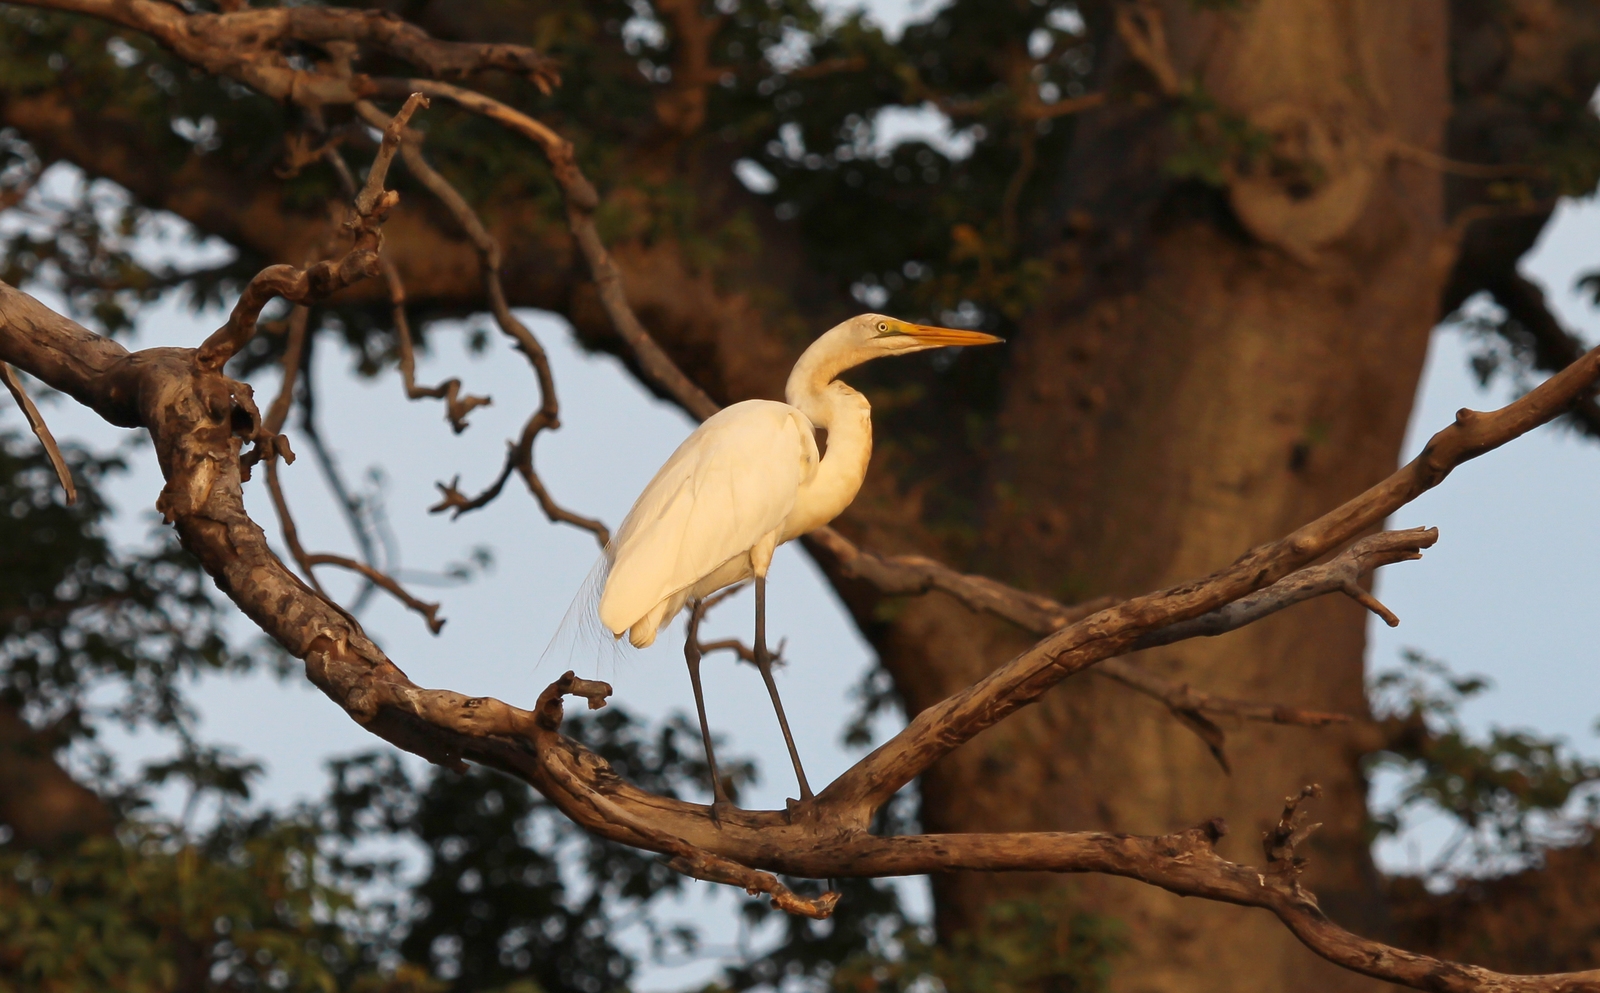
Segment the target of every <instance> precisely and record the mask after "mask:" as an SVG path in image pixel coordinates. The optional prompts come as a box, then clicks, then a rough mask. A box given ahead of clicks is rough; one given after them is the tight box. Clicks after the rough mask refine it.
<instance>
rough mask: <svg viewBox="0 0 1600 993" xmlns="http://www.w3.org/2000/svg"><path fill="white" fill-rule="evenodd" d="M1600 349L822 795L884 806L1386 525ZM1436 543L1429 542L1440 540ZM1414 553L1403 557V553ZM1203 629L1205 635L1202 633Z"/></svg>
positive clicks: (974, 701) (1091, 626) (1580, 381)
mask: <svg viewBox="0 0 1600 993" xmlns="http://www.w3.org/2000/svg"><path fill="white" fill-rule="evenodd" d="M1597 377H1600V349H1595V350H1591V351H1590V352H1588V353H1586V354H1585V355H1584V356H1583V358H1581V359H1580V360H1579V361H1577V362H1574V363H1573V364H1572V365H1570V366H1568V367H1567V368H1566V369H1564V370H1562V371H1561V372H1559V373H1557V374H1555V375H1554V376H1551V377H1550V378H1549V379H1547V380H1546V381H1545V382H1544V383H1542V384H1540V385H1539V386H1538V387H1537V388H1535V389H1533V390H1532V391H1530V392H1529V393H1527V394H1526V395H1525V396H1523V397H1521V398H1520V399H1518V400H1516V401H1514V402H1512V403H1510V404H1507V405H1506V406H1505V407H1502V408H1501V409H1499V410H1497V411H1493V412H1489V413H1483V412H1479V411H1474V410H1468V409H1465V408H1463V409H1462V410H1460V411H1458V412H1457V414H1456V420H1455V423H1453V424H1451V425H1450V426H1449V427H1446V428H1445V429H1444V430H1442V431H1440V432H1439V433H1437V434H1435V435H1434V436H1433V438H1432V439H1430V440H1429V442H1428V444H1427V446H1426V447H1425V448H1424V449H1423V451H1422V453H1421V454H1420V455H1418V456H1417V457H1416V458H1415V459H1413V460H1412V461H1411V462H1409V463H1407V464H1406V465H1405V466H1403V467H1402V468H1400V469H1399V470H1398V471H1396V472H1395V473H1394V474H1392V475H1391V476H1389V478H1387V479H1385V480H1383V481H1382V482H1380V483H1378V484H1377V485H1375V486H1373V487H1371V488H1369V489H1368V490H1367V491H1366V492H1365V493H1362V494H1361V495H1359V496H1357V497H1355V498H1354V499H1352V500H1349V501H1347V502H1346V503H1345V504H1343V505H1342V506H1340V507H1338V508H1335V509H1334V510H1332V511H1330V512H1328V513H1327V514H1324V515H1323V516H1322V517H1320V518H1318V519H1317V520H1315V521H1312V522H1311V523H1309V524H1306V525H1304V526H1303V527H1301V528H1299V529H1297V530H1296V531H1294V532H1293V533H1292V534H1289V535H1287V536H1285V537H1283V538H1280V539H1278V540H1277V541H1272V542H1268V543H1266V544H1264V545H1260V546H1257V547H1256V548H1254V549H1251V550H1250V551H1249V552H1246V553H1245V554H1244V555H1242V556H1240V557H1239V559H1237V560H1236V561H1235V562H1234V563H1233V564H1231V565H1229V566H1227V567H1226V568H1224V569H1221V570H1219V571H1217V572H1215V573H1212V574H1211V575H1210V576H1207V577H1205V578H1203V579H1200V580H1196V581H1194V582H1190V583H1185V584H1182V585H1179V586H1174V587H1170V588H1168V589H1165V590H1158V591H1156V592H1153V593H1147V594H1145V595H1143V596H1139V597H1134V598H1132V599H1130V600H1126V601H1123V602H1122V603H1120V604H1118V605H1116V606H1114V607H1111V608H1108V609H1106V610H1102V611H1100V612H1099V613H1096V614H1094V615H1092V616H1091V617H1088V618H1086V619H1084V620H1082V621H1079V622H1077V623H1075V624H1072V625H1069V626H1068V627H1066V628H1063V629H1062V630H1060V631H1058V632H1056V633H1055V634H1053V635H1051V636H1050V637H1047V638H1045V639H1044V640H1043V641H1041V642H1040V643H1039V644H1037V645H1035V646H1034V647H1033V648H1031V649H1029V650H1028V651H1027V652H1025V653H1023V654H1022V655H1020V656H1018V657H1017V658H1016V659H1013V660H1012V661H1010V662H1008V663H1006V664H1005V665H1004V666H1001V667H1000V668H999V669H997V670H995V671H994V672H993V673H991V674H990V675H989V676H987V677H986V678H985V679H983V680H982V681H980V682H979V683H977V684H975V685H973V686H971V687H969V688H968V689H966V690H964V691H962V692H961V693H958V694H956V695H955V696H953V697H951V698H949V699H947V700H945V701H944V702H942V703H940V704H937V705H935V706H933V707H929V708H927V709H926V710H923V711H922V712H921V713H919V714H918V715H917V716H916V717H915V718H913V719H912V721H911V723H910V725H908V726H907V727H906V729H905V730H904V731H902V732H900V734H898V735H896V736H895V737H894V738H893V739H891V740H890V741H888V742H886V743H885V744H884V745H882V746H880V747H879V748H878V749H877V750H876V751H874V752H873V753H872V754H871V755H869V756H867V757H866V758H865V759H863V760H862V761H861V762H860V763H858V764H857V765H856V766H855V767H853V768H852V769H850V770H849V771H847V772H846V773H845V774H844V775H843V776H841V777H840V778H839V779H838V780H836V781H835V782H834V783H833V785H831V786H829V787H828V789H827V790H825V791H824V792H823V794H821V795H820V796H819V799H821V798H823V797H827V798H828V799H829V800H831V801H832V802H837V803H843V804H850V803H866V804H868V805H870V806H872V807H874V808H875V807H876V806H877V805H878V804H881V803H882V802H884V801H885V800H887V799H888V798H889V797H890V796H893V795H894V793H895V792H897V791H898V790H899V789H900V788H901V787H902V786H904V785H905V784H906V783H908V782H910V781H911V779H912V778H914V777H915V776H916V775H918V774H919V773H920V772H921V771H922V770H923V769H925V768H927V767H928V765H930V764H931V763H933V762H935V761H937V760H938V759H939V758H940V757H942V756H944V755H945V754H948V753H949V752H950V751H951V750H952V749H954V748H956V747H957V746H959V745H960V744H961V743H963V742H965V741H967V740H969V739H970V738H971V737H972V736H973V735H975V734H977V733H979V732H980V731H982V730H984V729H985V728H988V727H991V726H993V725H994V724H995V723H997V722H999V721H1000V720H1003V719H1004V718H1005V717H1007V716H1009V715H1010V714H1011V713H1013V712H1015V711H1016V710H1017V709H1018V708H1019V707H1023V706H1026V705H1027V704H1028V703H1031V702H1032V701H1034V700H1036V699H1038V697H1039V696H1040V695H1041V694H1042V693H1044V692H1045V691H1046V690H1047V689H1049V688H1050V687H1052V686H1054V685H1055V684H1056V683H1059V682H1060V681H1061V680H1062V679H1065V678H1066V677H1067V676H1070V675H1071V674H1072V673H1074V672H1078V671H1080V670H1082V669H1084V668H1086V667H1088V666H1090V665H1093V664H1095V663H1096V662H1099V661H1101V660H1102V659H1106V658H1110V657H1112V656H1115V655H1121V654H1124V653H1126V652H1127V651H1130V650H1136V649H1137V648H1142V647H1148V645H1149V644H1150V643H1151V642H1150V640H1148V639H1157V640H1156V642H1155V643H1166V642H1168V641H1171V640H1176V639H1175V638H1172V637H1170V636H1165V637H1164V636H1163V635H1161V634H1157V632H1158V631H1159V630H1160V629H1162V628H1167V627H1171V626H1173V625H1176V624H1177V623H1178V622H1181V621H1189V620H1192V619H1194V618H1198V617H1200V616H1202V615H1204V614H1206V613H1208V612H1210V611H1213V610H1217V609H1219V608H1221V607H1224V606H1226V605H1228V604H1230V603H1232V602H1233V601H1235V600H1238V599H1240V598H1242V597H1246V596H1248V595H1249V594H1250V593H1252V592H1255V591H1256V590H1259V589H1261V588H1262V587H1265V586H1268V585H1270V584H1271V583H1273V582H1276V581H1277V580H1278V579H1281V578H1283V577H1285V576H1286V575H1288V574H1289V573H1291V572H1293V571H1295V570H1296V569H1298V568H1300V567H1302V566H1304V565H1305V564H1306V563H1308V562H1311V561H1314V560H1316V559H1317V558H1320V557H1321V556H1323V555H1326V554H1327V553H1328V552H1330V551H1332V550H1333V549H1334V548H1336V547H1338V546H1339V545H1341V544H1344V543H1345V542H1348V541H1351V540H1352V539H1354V538H1355V537H1356V536H1357V535H1358V534H1360V533H1361V532H1362V531H1364V530H1366V529H1367V528H1370V527H1372V526H1374V525H1376V524H1377V523H1378V522H1379V521H1382V520H1383V519H1384V518H1386V517H1388V516H1389V515H1390V514H1392V513H1393V512H1394V511H1396V510H1398V509H1399V508H1400V507H1403V506H1405V504H1407V503H1409V502H1410V501H1411V500H1413V499H1415V498H1416V497H1417V496H1419V495H1420V494H1422V493H1424V492H1426V491H1427V490H1429V489H1432V488H1433V487H1434V486H1437V485H1438V484H1439V483H1440V482H1441V481H1442V480H1443V479H1444V478H1445V477H1446V476H1447V475H1449V473H1450V471H1451V470H1452V469H1454V468H1455V467H1456V466H1458V465H1460V464H1461V463H1462V462H1465V461H1467V460H1468V459H1472V458H1476V457H1477V456H1479V455H1482V454H1483V453H1485V452H1489V451H1493V450H1494V449H1496V448H1498V447H1500V446H1501V445H1503V444H1505V443H1506V442H1507V441H1510V440H1512V439H1513V438H1517V437H1520V436H1521V435H1523V434H1525V433H1526V432H1528V431H1531V430H1532V429H1533V428H1535V427H1538V426H1539V425H1541V424H1543V423H1545V422H1547V421H1549V420H1550V419H1552V418H1554V417H1556V416H1558V415H1560V414H1561V413H1563V412H1565V411H1566V410H1567V409H1568V408H1569V407H1570V406H1571V404H1572V403H1573V402H1574V401H1575V400H1577V399H1578V398H1580V397H1583V396H1587V395H1589V394H1590V392H1591V391H1592V390H1593V389H1594V383H1595V380H1596V378H1597ZM1430 541H1431V539H1430ZM1402 554H1404V553H1402ZM1197 633H1199V632H1197Z"/></svg>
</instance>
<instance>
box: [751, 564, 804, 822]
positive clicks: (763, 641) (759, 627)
mask: <svg viewBox="0 0 1600 993" xmlns="http://www.w3.org/2000/svg"><path fill="white" fill-rule="evenodd" d="M756 668H757V669H760V670H761V678H762V679H764V680H766V683H767V692H768V693H770V694H771V695H772V709H773V710H776V711H777V712H778V726H779V727H781V728H783V742H784V744H786V745H788V746H789V758H790V760H791V761H793V762H794V774H795V777H796V778H797V779H799V780H800V800H801V802H802V803H803V802H805V801H807V800H809V799H811V784H810V783H807V782H806V771H805V770H804V769H802V768H800V752H799V750H798V749H796V748H795V747H794V735H792V734H790V733H789V718H787V717H785V716H784V715H783V701H782V700H779V699H778V684H777V683H775V682H773V681H772V655H771V653H769V652H768V651H767V577H765V576H757V577H756Z"/></svg>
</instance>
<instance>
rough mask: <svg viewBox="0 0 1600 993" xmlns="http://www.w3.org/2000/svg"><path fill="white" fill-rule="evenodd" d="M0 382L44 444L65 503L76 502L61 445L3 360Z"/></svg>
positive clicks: (34, 433) (75, 493) (40, 441)
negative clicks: (63, 493) (65, 499)
mask: <svg viewBox="0 0 1600 993" xmlns="http://www.w3.org/2000/svg"><path fill="white" fill-rule="evenodd" d="M0 382H4V383H5V384H6V389H8V390H10V391H11V398H12V399H13V400H15V401H17V406H19V407H21V408H22V416H23V417H26V418H27V419H28V427H30V428H32V429H33V436H34V437H35V438H38V439H39V444H41V445H43V446H44V454H45V457H46V458H48V459H49V460H50V467H51V468H52V469H54V470H55V471H56V479H58V480H60V482H61V489H62V490H63V491H64V492H65V493H66V495H67V503H69V504H72V503H77V502H78V489H77V487H76V486H74V485H72V470H71V469H68V468H67V460H66V459H64V458H62V457H61V446H59V445H57V444H56V439H55V436H54V435H52V434H51V433H50V426H49V425H48V424H46V423H45V422H44V416H43V415H42V414H40V413H39V408H38V407H35V406H34V405H33V398H32V397H30V396H28V393H27V391H26V390H24V389H23V388H22V380H20V379H18V378H17V373H16V370H14V369H12V368H11V367H10V366H9V365H6V364H5V363H4V362H0Z"/></svg>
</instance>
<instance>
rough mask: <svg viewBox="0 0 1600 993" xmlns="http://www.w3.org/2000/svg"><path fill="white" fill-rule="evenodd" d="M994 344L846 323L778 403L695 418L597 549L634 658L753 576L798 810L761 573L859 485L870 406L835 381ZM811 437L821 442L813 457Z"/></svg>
mask: <svg viewBox="0 0 1600 993" xmlns="http://www.w3.org/2000/svg"><path fill="white" fill-rule="evenodd" d="M1001 340H1002V339H1000V338H996V337H995V336H994V335H990V334H983V333H981V332H978V331H961V330H956V329H954V328H938V327H926V326H924V325H920V324H909V323H907V322H905V321H899V320H896V319H894V318H893V317H885V316H883V315H882V314H861V315H860V316H857V317H852V318H850V319H849V320H848V321H845V322H844V323H842V324H839V325H837V326H836V327H834V328H832V329H831V330H829V331H828V332H827V333H825V334H823V335H822V336H821V337H820V338H818V339H817V340H816V341H814V342H812V343H811V346H810V347H809V348H807V349H806V350H805V352H804V353H803V354H801V356H800V361H798V362H796V363H795V365H794V369H793V371H791V372H790V373H789V382H788V384H787V386H786V387H785V389H784V396H785V398H786V400H787V402H786V403H778V402H776V401H774V400H746V401H744V402H742V403H736V404H733V405H731V406H729V407H727V408H725V409H723V410H721V411H719V412H717V413H716V414H713V415H712V416H711V417H708V418H706V420H705V422H704V423H703V424H701V425H700V426H699V427H698V428H696V429H695V432H694V433H693V434H691V435H690V436H689V437H688V438H687V439H686V440H685V441H684V442H683V444H681V445H679V446H678V450H677V451H675V452H673V453H672V457H671V458H669V459H667V462H666V464H665V465H663V466H662V467H661V469H660V471H658V472H657V473H656V475H655V478H654V479H652V480H650V484H649V485H648V486H646V487H645V488H644V492H643V493H641V494H639V499H638V500H636V501H634V504H633V509H632V510H630V511H629V512H628V516H627V518H626V519H624V520H623V522H622V526H621V527H620V528H619V529H618V530H617V535H616V537H615V538H613V539H612V541H611V544H610V545H609V546H608V547H607V548H606V553H605V554H606V558H607V560H608V561H609V565H610V571H609V573H608V574H607V576H606V581H605V589H604V592H603V593H601V595H600V607H599V612H600V622H601V623H602V624H604V625H605V627H606V629H607V630H609V631H610V632H611V634H612V636H613V637H616V638H621V637H622V635H623V633H624V632H626V633H627V635H628V640H629V641H630V642H632V643H633V644H634V645H635V646H636V647H639V648H643V647H645V646H646V645H649V644H650V643H652V642H654V641H655V639H656V635H657V633H658V632H659V631H660V630H661V628H662V626H663V625H665V624H666V623H668V622H669V621H671V620H672V618H673V617H674V616H676V615H677V613H678V611H680V610H682V609H683V607H684V605H685V604H688V603H691V602H694V601H698V600H699V599H701V598H702V597H706V596H709V595H711V594H712V593H715V592H716V591H717V590H720V589H723V588H724V587H728V586H732V585H734V584H735V583H741V582H744V581H746V580H749V579H752V578H753V579H754V580H755V587H756V631H755V645H754V649H755V658H756V667H757V668H758V669H759V670H760V671H761V678H762V679H763V680H765V681H766V684H767V692H768V693H769V694H771V696H772V706H773V709H774V710H776V711H777V714H778V724H779V726H780V727H782V729H783V738H784V742H785V743H786V744H787V745H788V746H789V757H790V759H792V760H793V762H794V771H795V776H796V777H797V778H798V779H799V780H800V799H801V800H802V801H804V800H808V799H810V798H811V787H810V785H809V784H807V782H806V774H805V771H804V770H803V769H801V767H800V753H799V752H798V751H797V750H796V749H795V746H794V737H793V735H791V734H790V733H789V721H788V719H787V718H785V716H784V713H783V703H782V702H781V701H780V700H779V699H778V687H777V684H775V683H774V682H773V680H772V657H771V654H770V653H769V652H768V651H767V644H766V576H767V568H768V566H770V565H771V563H772V553H773V550H774V549H776V548H777V547H778V546H779V545H781V544H783V543H784V542H786V541H789V540H791V539H793V538H798V537H799V536H800V535H803V534H805V533H806V532H807V531H812V530H815V529H816V528H819V527H822V526H823V525H824V524H827V523H828V522H829V521H831V520H833V519H834V518H835V517H837V516H838V515H839V514H840V512H842V511H843V510H844V509H845V508H846V507H848V506H849V505H850V501H851V500H854V499H855V496H856V491H858V490H859V489H861V481H862V480H863V479H864V478H865V477H866V474H867V462H868V460H869V459H870V458H871V455H872V417H871V414H872V408H871V405H869V404H868V403H867V398H866V397H864V396H862V395H861V394H860V393H858V392H856V391H855V390H853V389H851V388H850V387H849V386H846V385H845V384H844V383H842V382H840V381H839V380H838V379H837V378H836V377H838V376H839V374H840V373H842V372H844V371H845V370H847V369H851V368H854V367H855V366H858V365H860V364H862V363H863V362H867V361H870V360H872V359H876V358H882V357H883V356H885V355H909V354H910V353H912V352H921V351H925V350H927V349H930V348H946V347H949V346H952V345H987V344H992V343H994V342H998V341H1001ZM819 429H820V430H823V431H826V432H827V438H826V443H825V448H824V449H823V450H822V451H820V452H819V450H818V447H817V431H818V430H819ZM685 654H686V655H687V656H689V678H690V681H691V682H692V683H693V684H694V701H695V706H696V707H697V708H698V709H699V712H700V731H701V734H702V736H703V737H704V738H705V745H706V759H707V761H708V762H709V764H710V766H711V779H712V784H713V791H714V793H715V795H716V806H715V807H713V809H716V807H720V806H723V805H726V804H727V798H726V796H725V795H724V792H723V789H722V782H721V780H720V779H719V778H718V776H717V770H716V758H715V756H714V755H713V753H712V749H711V735H710V732H709V729H708V727H707V724H706V708H705V698H704V696H703V695H702V693H701V689H700V671H699V666H698V664H697V663H698V654H697V653H692V652H686V653H685Z"/></svg>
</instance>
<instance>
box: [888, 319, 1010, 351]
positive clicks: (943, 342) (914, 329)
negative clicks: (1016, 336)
mask: <svg viewBox="0 0 1600 993" xmlns="http://www.w3.org/2000/svg"><path fill="white" fill-rule="evenodd" d="M908 333H909V334H910V335H911V337H913V338H915V339H917V341H918V342H920V343H921V344H924V345H936V346H938V347H941V348H949V347H951V346H953V345H997V344H1000V343H1001V342H1003V341H1005V339H1004V338H997V337H995V336H994V335H992V334H984V333H983V332H982V331H962V330H960V329H958V328H934V327H927V326H926V325H922V324H913V325H911V330H910V331H909V332H908Z"/></svg>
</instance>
